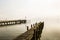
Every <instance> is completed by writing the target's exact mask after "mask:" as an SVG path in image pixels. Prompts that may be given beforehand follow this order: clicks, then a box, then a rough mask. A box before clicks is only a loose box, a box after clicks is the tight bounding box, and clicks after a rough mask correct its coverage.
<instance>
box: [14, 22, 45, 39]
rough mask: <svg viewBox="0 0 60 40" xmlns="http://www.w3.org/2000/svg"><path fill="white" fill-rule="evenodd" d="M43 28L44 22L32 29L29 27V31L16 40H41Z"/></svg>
mask: <svg viewBox="0 0 60 40" xmlns="http://www.w3.org/2000/svg"><path fill="white" fill-rule="evenodd" d="M43 27H44V22H40V23H36V24H34V25H33V26H31V29H28V26H27V31H26V32H25V33H23V34H21V35H19V36H18V37H17V38H15V39H14V40H40V37H41V33H42V29H43Z"/></svg>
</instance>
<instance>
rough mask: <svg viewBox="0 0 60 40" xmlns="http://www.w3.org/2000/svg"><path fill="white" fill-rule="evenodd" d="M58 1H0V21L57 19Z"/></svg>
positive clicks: (59, 5) (59, 12)
mask: <svg viewBox="0 0 60 40" xmlns="http://www.w3.org/2000/svg"><path fill="white" fill-rule="evenodd" d="M59 15H60V1H59V0H0V19H4V18H5V19H6V18H7V19H9V18H24V17H25V16H27V18H29V17H30V18H34V17H51V16H52V17H57V16H59Z"/></svg>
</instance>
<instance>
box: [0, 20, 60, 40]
mask: <svg viewBox="0 0 60 40" xmlns="http://www.w3.org/2000/svg"><path fill="white" fill-rule="evenodd" d="M37 21H38V22H39V21H40V20H35V19H34V20H32V21H31V20H30V21H29V22H28V23H26V24H17V25H10V26H4V27H0V40H12V39H14V38H16V37H17V36H19V35H21V34H22V33H24V32H25V31H27V27H26V26H29V28H30V25H31V24H34V23H36V22H37ZM41 40H60V21H56V20H52V19H51V20H47V19H45V20H44V29H43V31H42V35H41Z"/></svg>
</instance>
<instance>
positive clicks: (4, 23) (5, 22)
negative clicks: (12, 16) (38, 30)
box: [0, 20, 26, 26]
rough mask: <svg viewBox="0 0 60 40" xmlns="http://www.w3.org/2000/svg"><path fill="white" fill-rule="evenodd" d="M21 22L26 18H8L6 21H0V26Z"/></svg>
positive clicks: (24, 21)
mask: <svg viewBox="0 0 60 40" xmlns="http://www.w3.org/2000/svg"><path fill="white" fill-rule="evenodd" d="M21 23H26V20H8V21H0V26H5V25H14V24H21Z"/></svg>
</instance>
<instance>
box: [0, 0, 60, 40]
mask: <svg viewBox="0 0 60 40" xmlns="http://www.w3.org/2000/svg"><path fill="white" fill-rule="evenodd" d="M25 17H26V19H27V20H32V19H33V20H41V21H44V29H43V32H42V37H41V40H60V0H0V21H1V20H14V19H25Z"/></svg>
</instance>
